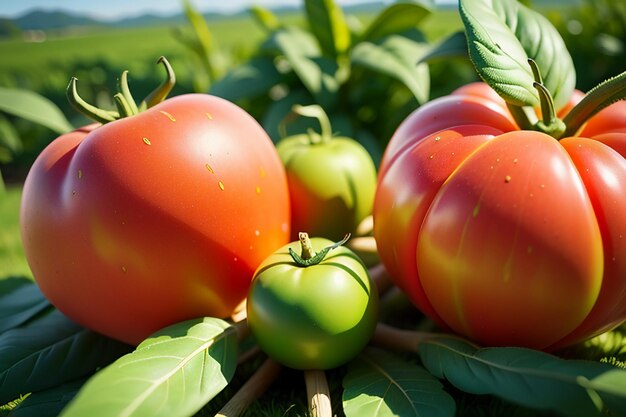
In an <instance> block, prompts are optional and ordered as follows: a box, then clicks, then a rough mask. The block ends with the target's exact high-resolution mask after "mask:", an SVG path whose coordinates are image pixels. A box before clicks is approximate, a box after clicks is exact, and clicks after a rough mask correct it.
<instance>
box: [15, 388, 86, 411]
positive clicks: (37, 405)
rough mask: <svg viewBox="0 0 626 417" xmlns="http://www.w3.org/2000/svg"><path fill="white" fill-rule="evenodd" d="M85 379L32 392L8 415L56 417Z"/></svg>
mask: <svg viewBox="0 0 626 417" xmlns="http://www.w3.org/2000/svg"><path fill="white" fill-rule="evenodd" d="M85 381H86V379H79V380H76V381H72V382H68V383H66V384H62V385H58V386H56V387H54V388H50V389H47V390H45V391H38V392H33V393H32V394H30V395H29V396H28V397H26V399H24V400H23V401H21V402H20V403H19V404H18V405H17V407H15V408H14V409H13V410H12V411H11V412H10V413H9V415H8V417H56V416H58V415H59V413H60V412H61V410H63V408H64V407H65V406H66V405H67V404H68V403H69V402H70V401H71V400H72V398H74V397H75V396H76V393H78V390H80V387H82V386H83V384H84V383H85Z"/></svg>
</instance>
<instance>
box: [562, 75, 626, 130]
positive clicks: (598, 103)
mask: <svg viewBox="0 0 626 417" xmlns="http://www.w3.org/2000/svg"><path fill="white" fill-rule="evenodd" d="M625 99H626V71H624V72H622V73H621V74H619V75H617V76H615V77H613V78H609V79H608V80H606V81H604V82H602V83H600V84H598V85H597V86H595V87H594V88H592V89H591V90H590V91H589V92H588V93H587V95H585V97H584V98H583V99H582V100H581V101H580V103H578V104H577V105H576V106H575V107H574V108H573V109H572V110H570V112H569V113H568V114H567V116H565V118H564V119H563V122H564V123H565V126H566V127H565V131H564V132H563V135H562V136H563V137H568V136H575V135H577V134H578V132H579V131H580V130H581V129H582V127H583V126H584V124H585V123H586V122H587V120H589V119H590V118H591V117H593V116H594V115H595V114H597V113H598V112H599V111H600V110H602V109H604V108H605V107H607V106H609V105H611V104H613V103H615V102H617V101H619V100H625Z"/></svg>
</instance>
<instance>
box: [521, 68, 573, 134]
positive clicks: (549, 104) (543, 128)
mask: <svg viewBox="0 0 626 417" xmlns="http://www.w3.org/2000/svg"><path fill="white" fill-rule="evenodd" d="M528 65H529V66H530V69H531V71H532V72H533V78H534V80H535V81H534V82H533V87H535V89H536V90H537V94H538V95H539V103H540V105H541V120H536V121H535V122H534V123H533V125H532V127H531V129H533V130H538V131H540V132H543V133H546V134H548V135H550V136H552V137H555V138H557V139H558V138H559V137H560V136H561V134H562V133H563V131H564V130H565V124H563V122H562V121H561V120H560V119H559V118H558V117H556V109H555V108H554V100H553V99H552V95H551V94H550V91H549V90H548V89H547V88H546V86H545V85H543V78H542V77H541V72H540V71H539V66H538V65H537V63H536V62H535V60H534V59H532V58H529V59H528ZM533 114H534V110H533Z"/></svg>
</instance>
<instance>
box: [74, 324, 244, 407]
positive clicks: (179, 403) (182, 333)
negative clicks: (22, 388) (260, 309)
mask: <svg viewBox="0 0 626 417" xmlns="http://www.w3.org/2000/svg"><path fill="white" fill-rule="evenodd" d="M236 364H237V336H236V332H235V331H234V329H233V328H232V327H231V326H230V325H229V324H228V323H226V322H224V321H222V320H219V319H214V318H204V319H196V320H190V321H186V322H182V323H179V324H176V325H173V326H170V327H167V328H165V329H163V330H162V331H159V332H158V333H156V334H155V335H153V336H152V337H150V338H148V339H146V340H145V341H144V342H143V343H141V344H140V345H139V346H138V347H137V349H136V350H135V351H134V352H132V353H129V354H128V355H125V356H123V357H122V358H120V359H118V360H117V361H115V362H114V363H113V364H111V365H110V366H108V367H107V368H105V369H103V370H102V371H100V372H99V373H97V374H96V375H95V376H94V377H93V378H92V379H90V380H89V381H88V382H87V384H85V386H84V387H83V389H82V390H81V391H80V392H79V393H78V395H77V396H76V398H75V399H74V400H73V401H72V402H71V403H70V404H69V406H68V407H67V408H66V409H65V410H64V412H63V413H62V416H65V417H70V416H77V417H84V416H89V417H99V416H103V417H104V416H107V417H108V416H126V417H131V416H151V417H158V416H168V417H175V416H181V417H183V416H185V417H186V416H191V415H193V414H194V413H195V412H197V411H198V410H199V409H200V408H202V407H203V406H204V405H205V404H206V403H207V402H209V401H210V400H211V399H212V398H213V397H214V396H215V395H217V394H218V393H219V392H220V391H221V390H222V389H224V387H225V386H226V385H227V384H228V382H229V381H230V379H231V378H232V376H233V373H234V372H235V367H236Z"/></svg>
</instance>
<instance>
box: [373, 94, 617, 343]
mask: <svg viewBox="0 0 626 417" xmlns="http://www.w3.org/2000/svg"><path fill="white" fill-rule="evenodd" d="M485 88H488V87H486V85H473V86H471V87H467V88H465V89H463V90H461V91H457V92H455V93H453V94H452V95H450V96H447V97H443V98H440V99H436V100H433V101H432V102H430V103H428V104H426V105H424V106H422V107H420V108H419V109H418V110H416V111H415V112H414V113H413V114H412V115H410V116H409V117H408V118H407V120H405V121H404V122H403V123H402V125H401V126H400V127H399V128H398V130H397V131H396V133H395V135H394V137H393V138H392V139H391V141H390V143H389V146H388V148H387V150H386V152H385V155H384V157H383V161H382V163H381V169H380V174H379V182H378V189H377V194H376V199H375V205H374V235H375V237H376V240H377V245H378V248H379V253H380V257H381V259H382V261H383V262H384V264H385V265H386V267H387V268H388V270H389V272H390V274H391V276H392V277H393V278H394V280H395V281H396V283H397V285H398V286H399V287H400V288H402V289H403V290H404V291H406V293H407V294H408V295H409V297H410V298H411V300H412V301H413V302H414V303H415V304H416V305H417V306H418V307H419V308H420V309H421V310H422V311H423V312H424V313H425V314H427V315H429V316H430V317H432V318H433V319H434V320H435V321H436V322H437V323H438V324H440V325H441V326H443V327H446V328H449V329H452V330H453V331H456V332H458V333H461V334H464V335H466V336H468V337H470V338H472V339H474V340H476V341H479V342H480V343H483V344H487V345H518V346H528V347H532V348H538V349H551V348H555V347H559V346H563V345H567V344H571V343H574V342H576V341H580V340H582V339H585V338H587V337H590V336H593V335H596V334H599V333H601V332H603V331H606V330H608V329H610V328H612V327H614V326H616V325H617V324H619V323H621V322H623V321H624V320H626V216H625V215H624V213H626V193H624V190H625V189H626V160H625V159H624V158H625V157H626V103H625V102H623V101H622V102H618V103H615V104H613V105H611V106H609V107H607V108H606V109H604V110H603V111H601V112H600V113H598V114H597V115H596V116H594V117H593V118H591V119H590V120H589V122H588V123H587V125H586V126H585V127H584V128H583V130H582V132H581V133H580V134H579V136H578V137H569V138H563V139H561V140H560V141H557V140H556V139H554V138H552V137H551V136H548V135H546V134H543V133H539V132H534V131H523V130H519V128H518V127H517V125H516V124H515V122H514V121H513V118H512V117H511V115H510V113H509V112H508V110H507V109H506V106H503V103H502V101H501V99H499V98H497V99H494V98H492V97H490V95H489V93H488V92H487V93H485V92H484V91H482V93H481V91H480V90H481V89H482V90H485ZM477 90H478V93H476V91H477ZM578 99H579V97H578V98H575V100H578Z"/></svg>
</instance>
